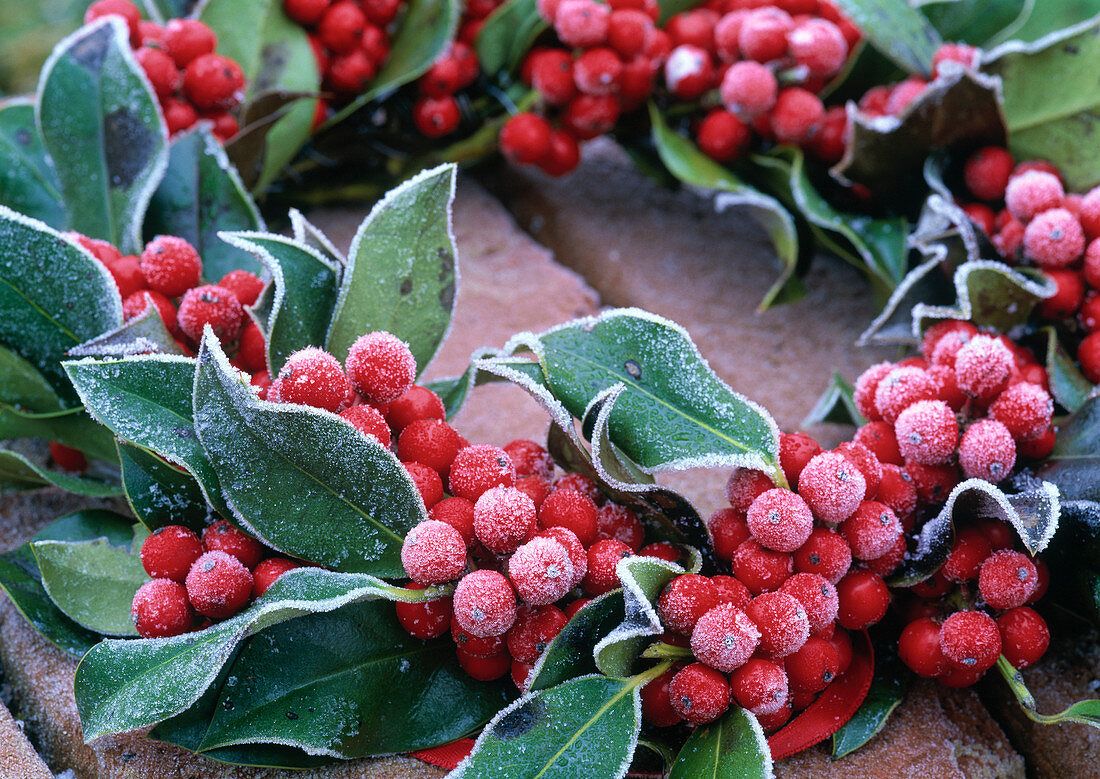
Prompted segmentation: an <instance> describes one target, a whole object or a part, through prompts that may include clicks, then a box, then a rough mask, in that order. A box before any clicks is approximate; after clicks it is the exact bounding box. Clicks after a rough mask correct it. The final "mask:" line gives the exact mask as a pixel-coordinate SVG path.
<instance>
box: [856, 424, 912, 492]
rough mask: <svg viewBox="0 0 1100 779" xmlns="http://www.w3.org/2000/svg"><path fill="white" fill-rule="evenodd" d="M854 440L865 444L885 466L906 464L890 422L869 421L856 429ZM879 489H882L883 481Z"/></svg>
mask: <svg viewBox="0 0 1100 779" xmlns="http://www.w3.org/2000/svg"><path fill="white" fill-rule="evenodd" d="M852 441H853V442H854V443H857V444H861V445H862V446H865V447H866V448H867V449H868V451H870V452H871V454H873V455H874V456H875V459H877V460H878V461H879V463H880V464H881V465H883V466H885V465H896V466H901V465H904V464H905V461H904V460H903V459H902V457H901V450H900V449H899V448H898V439H897V435H896V434H895V433H894V427H893V425H891V424H890V423H889V422H882V421H879V422H868V423H867V424H865V425H863V426H862V427H861V428H859V429H858V430H856V434H855V436H854V437H853V438H852ZM880 479H881V474H880ZM879 489H880V490H881V489H882V483H881V481H880V483H879Z"/></svg>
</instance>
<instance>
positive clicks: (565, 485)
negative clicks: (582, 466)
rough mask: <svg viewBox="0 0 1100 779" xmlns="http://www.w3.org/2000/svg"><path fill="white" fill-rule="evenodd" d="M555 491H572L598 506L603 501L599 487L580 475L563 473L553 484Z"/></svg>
mask: <svg viewBox="0 0 1100 779" xmlns="http://www.w3.org/2000/svg"><path fill="white" fill-rule="evenodd" d="M554 489H556V490H574V491H576V492H579V493H581V494H583V495H587V496H588V497H589V499H591V501H592V502H593V503H595V504H597V505H599V504H600V503H601V502H602V501H603V495H602V493H601V492H600V487H599V485H598V484H596V482H594V481H593V480H592V479H590V478H588V477H587V476H585V475H584V474H582V473H565V474H562V476H561V477H560V478H559V479H558V480H557V481H556V482H554Z"/></svg>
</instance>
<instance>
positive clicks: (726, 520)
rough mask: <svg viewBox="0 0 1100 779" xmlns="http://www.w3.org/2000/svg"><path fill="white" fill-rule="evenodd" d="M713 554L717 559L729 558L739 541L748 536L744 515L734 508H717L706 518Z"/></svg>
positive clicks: (731, 556)
mask: <svg viewBox="0 0 1100 779" xmlns="http://www.w3.org/2000/svg"><path fill="white" fill-rule="evenodd" d="M707 532H708V533H709V535H710V542H711V546H712V547H713V549H714V555H715V557H717V558H718V559H719V560H730V559H732V558H733V553H734V552H735V551H736V550H737V547H739V546H740V545H741V543H742V542H743V541H745V540H747V539H748V538H749V536H750V535H751V533H750V532H749V525H748V523H747V522H746V521H745V515H744V514H742V513H741V512H739V511H737V510H736V509H732V508H729V509H718V511H716V512H714V513H713V514H712V515H711V516H710V518H709V519H708V520H707Z"/></svg>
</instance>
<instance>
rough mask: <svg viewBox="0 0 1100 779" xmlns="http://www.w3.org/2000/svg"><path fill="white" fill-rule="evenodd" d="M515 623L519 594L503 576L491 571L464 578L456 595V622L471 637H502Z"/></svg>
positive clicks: (473, 572) (472, 574)
mask: <svg viewBox="0 0 1100 779" xmlns="http://www.w3.org/2000/svg"><path fill="white" fill-rule="evenodd" d="M515 620H516V594H515V591H514V590H513V589H512V585H511V583H509V581H508V579H506V578H505V577H504V576H503V575H502V574H499V573H497V572H496V571H491V570H488V569H481V570H479V571H472V572H471V573H468V574H466V575H465V576H463V577H462V580H461V581H459V583H458V586H457V587H455V591H454V621H455V622H456V623H458V626H459V627H461V628H462V629H463V630H465V631H467V632H468V633H470V635H472V636H476V637H479V638H486V637H488V636H500V635H503V634H504V633H505V632H506V631H507V630H508V628H510V627H512V624H513V623H514V622H515Z"/></svg>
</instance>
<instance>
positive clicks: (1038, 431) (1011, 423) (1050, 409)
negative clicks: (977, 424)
mask: <svg viewBox="0 0 1100 779" xmlns="http://www.w3.org/2000/svg"><path fill="white" fill-rule="evenodd" d="M989 416H990V417H992V418H993V419H995V420H996V421H998V422H1000V423H1001V424H1002V425H1004V426H1005V429H1006V430H1008V432H1009V434H1010V435H1011V436H1012V438H1013V439H1014V440H1016V441H1032V440H1034V439H1036V438H1038V437H1039V436H1041V435H1042V434H1043V433H1044V432H1046V430H1047V428H1049V427H1050V423H1051V418H1052V417H1053V416H1054V401H1053V399H1052V398H1051V397H1050V393H1048V392H1047V391H1046V390H1045V389H1043V388H1042V387H1040V386H1038V385H1035V384H1028V383H1021V384H1014V385H1012V386H1011V387H1009V388H1008V389H1006V390H1005V391H1004V392H1002V393H1001V394H1000V395H998V396H997V399H996V400H995V401H993V404H992V405H991V406H990V407H989Z"/></svg>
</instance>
